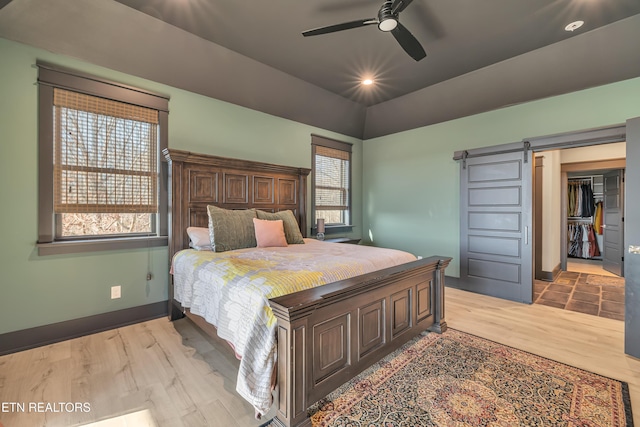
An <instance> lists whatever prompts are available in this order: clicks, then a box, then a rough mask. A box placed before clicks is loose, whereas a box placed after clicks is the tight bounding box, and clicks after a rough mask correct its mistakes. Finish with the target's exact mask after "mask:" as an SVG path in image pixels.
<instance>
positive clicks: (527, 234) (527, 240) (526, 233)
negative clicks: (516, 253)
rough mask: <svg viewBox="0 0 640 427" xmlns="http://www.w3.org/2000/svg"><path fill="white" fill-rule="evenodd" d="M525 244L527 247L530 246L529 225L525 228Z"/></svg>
mask: <svg viewBox="0 0 640 427" xmlns="http://www.w3.org/2000/svg"><path fill="white" fill-rule="evenodd" d="M524 244H525V245H528V244H529V226H528V225H525V226H524Z"/></svg>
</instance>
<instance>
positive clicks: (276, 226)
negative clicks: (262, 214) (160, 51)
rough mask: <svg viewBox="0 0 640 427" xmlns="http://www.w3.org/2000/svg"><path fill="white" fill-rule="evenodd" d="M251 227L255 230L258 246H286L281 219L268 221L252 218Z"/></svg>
mask: <svg viewBox="0 0 640 427" xmlns="http://www.w3.org/2000/svg"><path fill="white" fill-rule="evenodd" d="M253 227H254V229H255V231H256V242H257V243H258V247H259V248H271V247H282V246H287V238H286V237H285V236H284V225H283V222H282V220H281V219H276V220H273V221H270V220H268V219H258V218H253Z"/></svg>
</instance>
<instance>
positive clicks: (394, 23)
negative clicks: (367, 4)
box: [302, 0, 427, 61]
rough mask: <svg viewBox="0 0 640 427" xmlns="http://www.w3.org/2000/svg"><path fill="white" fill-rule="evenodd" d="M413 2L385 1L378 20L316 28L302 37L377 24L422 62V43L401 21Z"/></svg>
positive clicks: (410, 54) (405, 0)
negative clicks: (401, 15) (401, 16)
mask: <svg viewBox="0 0 640 427" xmlns="http://www.w3.org/2000/svg"><path fill="white" fill-rule="evenodd" d="M412 1H413V0H394V1H385V2H384V4H383V5H382V7H380V10H379V11H378V17H377V18H369V19H360V20H357V21H351V22H344V23H342V24H336V25H329V26H327V27H320V28H315V29H313V30H307V31H303V33H302V35H303V36H305V37H308V36H317V35H320V34H328V33H334V32H336V31H343V30H350V29H351V28H359V27H365V26H367V25H373V24H376V25H377V26H378V29H379V30H380V31H384V32H391V34H392V35H393V37H395V39H396V40H397V41H398V43H399V44H400V46H402V48H403V49H404V50H405V52H407V53H408V54H409V56H411V57H412V58H413V59H415V60H416V61H420V60H421V59H422V58H424V57H425V56H427V54H426V53H425V51H424V49H423V48H422V46H421V45H420V42H419V41H418V40H417V39H416V38H415V37H414V36H413V34H411V32H410V31H409V30H407V29H406V27H405V26H404V25H402V24H401V23H400V21H399V15H400V12H402V11H403V10H405V9H406V7H407V6H409V4H411V2H412Z"/></svg>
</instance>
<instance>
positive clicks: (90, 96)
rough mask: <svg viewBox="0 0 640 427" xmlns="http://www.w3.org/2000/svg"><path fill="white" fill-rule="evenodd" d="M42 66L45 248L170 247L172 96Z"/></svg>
mask: <svg viewBox="0 0 640 427" xmlns="http://www.w3.org/2000/svg"><path fill="white" fill-rule="evenodd" d="M38 66H39V76H38V81H39V102H40V118H39V122H40V123H39V125H40V130H39V140H40V142H39V157H40V161H39V162H40V171H39V172H40V182H39V192H40V194H39V198H40V212H39V215H40V226H39V241H38V243H39V244H38V248H39V253H40V254H41V255H46V254H53V253H70V252H82V251H88V250H104V249H121V248H132V247H148V246H158V245H165V244H166V241H167V238H166V235H167V218H166V204H167V194H166V189H163V188H162V186H161V183H162V182H163V180H162V176H163V173H162V172H163V168H162V167H161V166H162V163H161V162H160V150H161V149H162V148H166V146H167V144H166V141H167V137H166V131H167V113H168V112H167V109H168V99H167V98H166V97H162V96H159V95H155V94H152V93H148V92H145V91H141V90H138V89H134V88H131V87H128V86H123V85H119V84H117V83H112V82H107V81H103V80H100V79H97V78H95V77H91V76H85V75H81V74H79V73H74V72H70V71H68V70H62V69H59V68H53V67H50V66H47V65H44V64H38Z"/></svg>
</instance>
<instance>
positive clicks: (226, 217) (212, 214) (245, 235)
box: [207, 205, 256, 252]
mask: <svg viewBox="0 0 640 427" xmlns="http://www.w3.org/2000/svg"><path fill="white" fill-rule="evenodd" d="M207 213H208V214H209V238H210V239H211V247H212V248H213V251H214V252H224V251H230V250H233V249H243V248H255V247H256V234H255V231H254V229H253V222H252V220H253V218H255V217H256V212H255V211H254V210H251V209H243V210H230V209H222V208H219V207H217V206H212V205H209V206H207Z"/></svg>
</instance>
